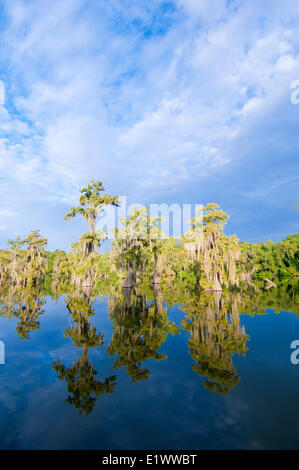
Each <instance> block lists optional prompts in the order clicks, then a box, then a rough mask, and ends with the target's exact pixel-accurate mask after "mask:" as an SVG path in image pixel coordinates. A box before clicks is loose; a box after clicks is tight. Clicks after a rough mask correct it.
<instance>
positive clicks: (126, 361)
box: [107, 286, 179, 382]
mask: <svg viewBox="0 0 299 470" xmlns="http://www.w3.org/2000/svg"><path fill="white" fill-rule="evenodd" d="M108 306H109V313H110V319H111V320H112V321H113V330H114V333H113V335H112V338H111V341H110V343H109V345H108V347H107V353H108V354H109V355H110V356H115V357H116V359H115V363H114V368H115V369H119V368H121V367H125V369H126V371H127V373H128V374H129V376H130V377H131V379H132V381H133V382H136V381H138V380H142V379H148V378H149V375H150V371H149V369H147V368H146V367H144V366H143V365H142V363H143V362H145V361H147V360H148V359H155V360H162V359H167V356H166V355H165V354H163V353H160V352H159V348H160V346H161V345H162V343H164V341H165V340H166V338H167V335H168V334H169V333H171V334H177V333H179V328H178V327H177V326H175V324H173V323H171V322H170V321H169V318H168V316H167V309H166V308H163V306H162V298H161V292H160V290H159V288H158V286H155V289H154V300H152V301H151V302H147V300H146V295H145V293H144V292H141V291H140V290H138V289H137V288H135V287H134V288H127V289H122V288H118V289H117V290H116V291H115V292H114V294H113V296H111V297H110V298H109V303H108Z"/></svg>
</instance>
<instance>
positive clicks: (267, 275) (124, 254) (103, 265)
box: [0, 181, 299, 291]
mask: <svg viewBox="0 0 299 470" xmlns="http://www.w3.org/2000/svg"><path fill="white" fill-rule="evenodd" d="M80 192H81V196H80V199H79V205H78V206H77V207H72V208H71V210H70V211H69V212H68V213H67V214H66V216H65V220H67V221H71V220H72V219H73V218H74V217H75V216H76V215H80V216H82V217H83V219H84V220H85V221H86V222H87V224H88V228H89V231H88V232H86V233H83V234H82V235H81V236H80V237H79V239H78V241H76V242H75V243H73V244H72V245H71V250H70V251H69V252H68V253H66V252H65V251H63V250H55V251H54V252H48V251H46V247H47V239H46V238H45V237H43V236H41V235H40V232H39V230H34V231H32V232H31V233H30V234H29V235H28V236H27V237H26V238H25V239H24V240H21V239H20V237H18V238H16V239H15V240H8V249H7V250H0V282H1V283H5V282H9V283H11V284H14V285H17V286H18V285H23V286H27V285H28V286H31V285H37V284H38V283H40V282H42V281H43V279H44V278H45V277H46V276H52V277H53V279H55V280H61V281H62V282H66V283H71V284H73V285H75V286H77V287H82V288H92V287H93V286H94V285H96V283H97V281H98V280H101V279H109V277H111V276H112V277H113V278H115V279H123V280H124V283H123V287H124V288H132V287H133V286H134V285H136V283H138V282H140V279H142V277H146V278H150V279H151V282H152V283H153V284H157V285H158V284H160V283H161V282H163V280H164V279H165V278H171V277H173V278H180V279H182V280H186V281H188V282H189V283H191V284H193V285H195V284H196V285H197V286H198V288H199V289H200V290H206V291H221V290H222V289H223V288H232V287H238V286H239V285H240V282H244V281H245V282H248V283H250V282H252V280H254V279H263V280H264V282H265V286H267V287H268V288H270V287H274V286H275V285H276V282H277V281H278V282H283V281H284V280H286V279H289V278H296V277H298V276H299V234H296V235H289V236H288V237H286V238H285V239H284V240H283V241H281V242H277V243H274V242H272V241H271V240H269V241H267V242H259V243H257V244H253V243H247V242H241V241H239V240H238V238H237V237H236V236H235V235H233V236H227V235H225V233H224V226H225V224H226V222H227V220H228V218H229V216H228V215H227V214H225V213H224V212H223V211H222V210H221V209H220V208H219V206H218V205H217V204H216V203H209V204H207V205H206V206H205V207H203V212H202V213H201V214H200V215H199V216H195V217H194V218H193V219H191V220H190V221H189V224H190V228H189V230H188V231H187V232H186V233H183V234H182V236H181V238H180V240H178V239H174V238H172V237H169V238H163V232H162V230H161V228H160V222H161V218H159V217H155V218H152V217H151V216H150V215H149V213H148V211H147V209H146V208H142V209H140V208H136V209H135V210H134V212H133V213H132V214H131V215H130V216H128V217H127V219H125V220H122V223H123V228H122V229H118V228H117V229H115V238H114V240H113V242H112V245H111V250H110V253H101V254H100V253H98V252H97V251H96V250H97V248H99V247H100V245H101V243H102V241H103V240H105V239H106V238H107V233H106V232H104V231H102V232H101V231H96V230H95V227H96V222H97V219H98V218H99V217H100V216H101V213H102V211H103V209H104V207H105V206H107V205H113V206H119V205H120V202H119V198H118V196H111V195H109V194H106V193H105V189H104V186H103V184H102V183H101V182H100V181H97V182H94V181H92V182H91V183H90V184H89V185H88V186H87V187H85V188H83V189H81V191H80Z"/></svg>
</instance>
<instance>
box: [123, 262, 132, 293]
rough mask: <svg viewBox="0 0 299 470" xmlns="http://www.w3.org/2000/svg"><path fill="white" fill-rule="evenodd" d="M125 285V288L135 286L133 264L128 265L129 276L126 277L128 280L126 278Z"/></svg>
mask: <svg viewBox="0 0 299 470" xmlns="http://www.w3.org/2000/svg"><path fill="white" fill-rule="evenodd" d="M123 287H124V288H132V287H133V280H132V269H131V266H129V267H128V271H127V277H126V280H125V283H124V285H123Z"/></svg>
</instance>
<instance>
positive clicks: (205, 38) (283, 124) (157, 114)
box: [0, 0, 299, 249]
mask: <svg viewBox="0 0 299 470" xmlns="http://www.w3.org/2000/svg"><path fill="white" fill-rule="evenodd" d="M0 31H1V32H0V81H1V86H0V102H1V104H0V201H1V202H0V247H1V248H3V247H4V246H5V245H6V240H7V238H11V237H15V236H17V235H19V234H20V235H21V236H23V235H26V234H27V233H28V232H29V231H30V230H32V229H36V228H40V229H41V231H42V233H43V235H45V236H47V237H48V239H49V248H50V249H54V248H56V247H59V248H64V249H68V248H69V246H70V243H71V241H74V240H75V239H76V238H77V237H78V236H79V235H80V233H82V231H85V227H84V223H83V222H81V221H80V220H75V221H74V222H72V224H70V225H69V224H67V223H66V222H64V221H63V220H62V219H63V215H64V213H65V212H66V211H67V210H68V208H69V207H70V205H73V204H74V203H75V201H76V198H77V196H78V189H79V188H80V187H82V185H85V184H86V183H88V182H89V181H90V180H91V179H99V180H101V181H103V182H104V184H105V186H106V189H107V190H108V192H110V193H112V194H120V195H126V196H127V198H128V201H129V202H130V203H132V202H138V203H144V204H149V203H156V202H160V203H162V202H163V203H169V204H170V203H194V204H196V203H207V202H218V203H219V204H220V205H221V207H222V208H223V209H224V210H225V211H226V212H228V213H229V214H230V216H231V219H230V222H229V224H228V226H227V230H226V231H227V233H231V234H233V233H236V234H237V236H239V238H241V239H242V240H248V241H258V240H267V239H272V240H274V241H278V240H280V239H282V238H283V237H285V236H286V235H287V234H289V233H297V232H298V231H299V230H298V227H299V221H298V217H299V212H298V211H296V210H295V203H296V201H298V200H299V195H298V181H299V172H298V149H299V133H298V128H299V119H298V118H299V105H295V104H292V102H291V99H290V96H291V92H292V89H291V84H292V82H293V81H295V80H299V3H298V2H296V1H294V0H284V1H283V2H282V1H281V0H263V1H260V0H250V1H242V0H230V1H225V0H207V1H206V0H175V1H169V2H165V1H164V2H163V1H159V0H151V2H145V1H142V0H109V1H101V0H97V1H95V0H88V1H84V0H64V1H63V2H61V1H58V0H51V1H50V0H43V1H42V2H41V1H39V0H34V1H30V0H26V1H25V0H24V1H22V0H7V1H5V0H2V1H1V0H0ZM3 87H4V89H5V94H4V95H5V96H4V98H5V99H4V101H3V100H1V90H3Z"/></svg>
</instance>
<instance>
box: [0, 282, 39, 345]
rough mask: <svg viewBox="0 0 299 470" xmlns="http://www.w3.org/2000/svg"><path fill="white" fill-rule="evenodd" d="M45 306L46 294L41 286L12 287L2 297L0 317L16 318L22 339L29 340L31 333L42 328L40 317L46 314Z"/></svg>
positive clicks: (17, 329) (17, 328)
mask: <svg viewBox="0 0 299 470" xmlns="http://www.w3.org/2000/svg"><path fill="white" fill-rule="evenodd" d="M44 304H45V294H44V290H43V288H42V287H41V286H40V285H36V286H31V287H23V286H20V285H10V286H9V287H8V288H7V290H6V291H5V293H4V295H2V296H1V303H0V315H1V316H3V317H6V318H8V319H12V318H16V319H17V327H16V331H17V332H18V333H19V335H20V336H21V338H23V339H29V338H30V333H32V332H33V331H35V330H38V329H39V328H40V323H39V317H40V315H42V314H43V313H44V312H45V311H44V309H43V307H44Z"/></svg>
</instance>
